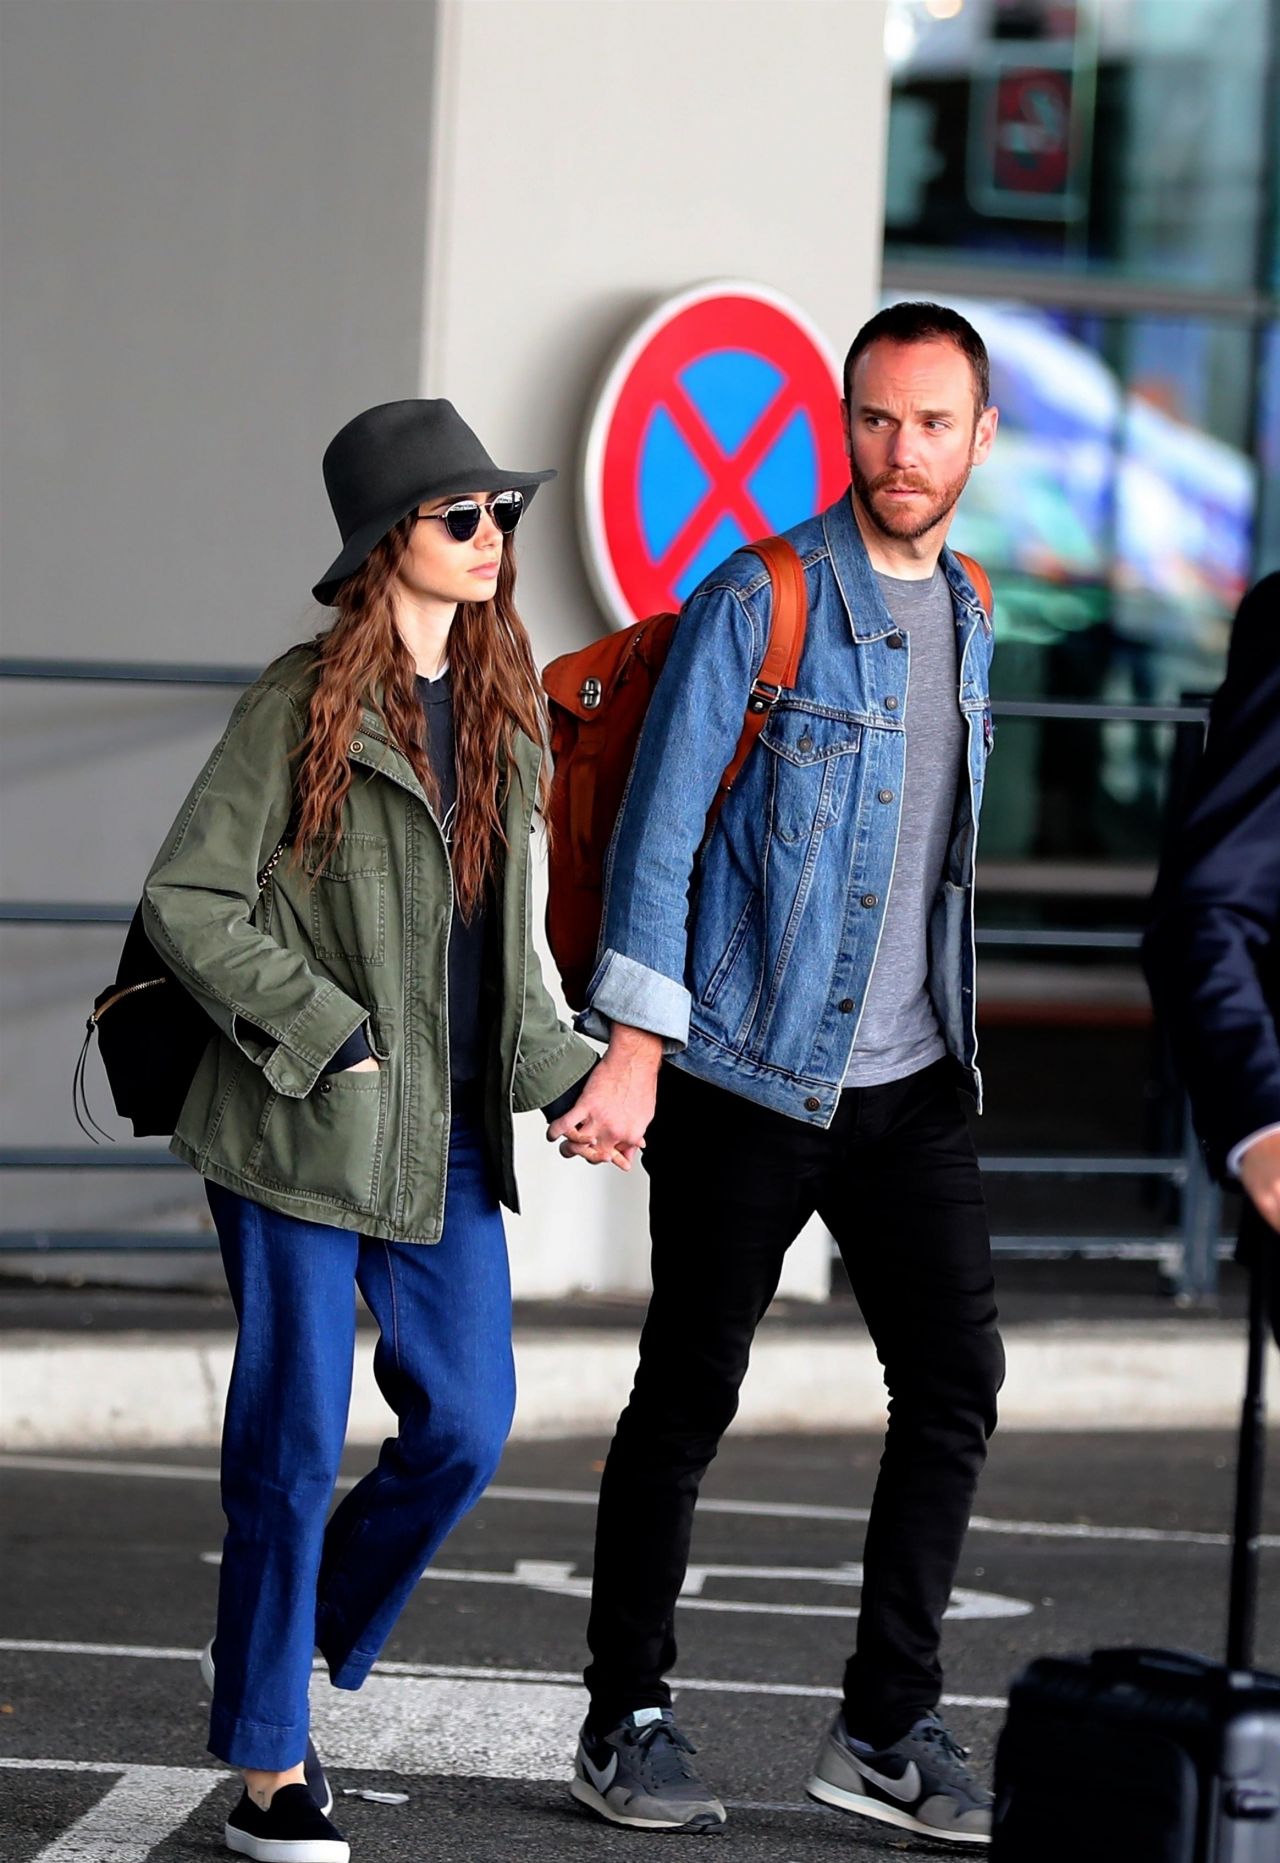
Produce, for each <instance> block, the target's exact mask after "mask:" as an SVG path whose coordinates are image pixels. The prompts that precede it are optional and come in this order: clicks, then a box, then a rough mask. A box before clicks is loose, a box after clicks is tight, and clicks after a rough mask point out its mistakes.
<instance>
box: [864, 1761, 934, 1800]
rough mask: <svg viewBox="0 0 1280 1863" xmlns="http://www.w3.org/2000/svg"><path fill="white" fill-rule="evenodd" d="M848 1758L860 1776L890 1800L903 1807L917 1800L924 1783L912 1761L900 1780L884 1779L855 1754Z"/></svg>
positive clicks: (882, 1775) (881, 1774) (918, 1769)
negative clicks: (886, 1794) (893, 1799)
mask: <svg viewBox="0 0 1280 1863" xmlns="http://www.w3.org/2000/svg"><path fill="white" fill-rule="evenodd" d="M849 1757H850V1758H851V1759H852V1760H853V1763H854V1765H855V1766H856V1767H857V1768H858V1771H859V1772H860V1773H861V1774H862V1776H863V1777H864V1778H865V1779H868V1780H870V1782H871V1784H872V1785H878V1786H879V1788H880V1790H881V1791H882V1792H887V1793H888V1794H889V1796H890V1798H896V1799H897V1800H898V1801H899V1802H900V1803H901V1804H904V1805H910V1804H913V1803H914V1802H915V1800H916V1799H917V1798H919V1796H920V1793H921V1791H922V1790H923V1786H924V1781H923V1780H922V1779H921V1777H920V1768H919V1767H918V1766H917V1765H916V1763H915V1761H914V1760H910V1761H909V1762H908V1764H907V1770H906V1771H905V1772H904V1773H903V1775H902V1777H901V1778H900V1779H886V1778H885V1776H884V1774H883V1773H882V1772H877V1771H876V1770H875V1768H874V1767H873V1766H868V1765H867V1762H866V1761H865V1760H864V1759H859V1757H858V1755H857V1754H856V1753H853V1754H850V1756H849Z"/></svg>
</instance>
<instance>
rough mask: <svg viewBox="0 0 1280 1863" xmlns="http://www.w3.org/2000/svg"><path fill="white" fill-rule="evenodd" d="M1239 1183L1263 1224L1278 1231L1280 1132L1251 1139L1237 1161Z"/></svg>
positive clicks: (1279, 1210) (1279, 1219)
mask: <svg viewBox="0 0 1280 1863" xmlns="http://www.w3.org/2000/svg"><path fill="white" fill-rule="evenodd" d="M1240 1182H1241V1183H1242V1184H1243V1185H1244V1188H1245V1193H1246V1195H1247V1196H1248V1198H1249V1201H1250V1202H1251V1203H1252V1204H1253V1206H1254V1208H1255V1209H1256V1210H1257V1212H1258V1214H1259V1216H1261V1217H1262V1219H1263V1221H1264V1222H1268V1223H1270V1225H1271V1227H1272V1228H1273V1229H1280V1132H1268V1133H1267V1135H1266V1137H1265V1138H1260V1139H1255V1140H1254V1142H1253V1144H1252V1145H1250V1147H1249V1149H1248V1151H1247V1152H1246V1153H1245V1154H1244V1157H1243V1158H1242V1159H1241V1160H1240Z"/></svg>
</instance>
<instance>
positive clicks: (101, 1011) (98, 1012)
mask: <svg viewBox="0 0 1280 1863" xmlns="http://www.w3.org/2000/svg"><path fill="white" fill-rule="evenodd" d="M166 981H167V979H166V978H164V977H148V978H147V980H146V982H145V983H131V984H129V986H128V987H127V989H123V990H117V991H116V993H115V995H114V996H108V998H107V1000H106V1002H105V1003H103V1004H102V1005H101V1007H100V1008H98V1009H95V1010H94V1012H93V1014H92V1015H91V1016H90V1017H89V1021H88V1027H89V1028H92V1027H93V1025H94V1023H95V1022H97V1021H99V1020H100V1019H101V1018H102V1017H103V1016H105V1015H106V1013H107V1011H108V1009H111V1008H113V1007H114V1006H115V1004H116V1003H118V1002H120V1001H122V999H123V998H124V997H126V996H135V995H136V994H137V992H138V991H139V990H154V989H155V988H156V986H157V984H161V983H164V982H166Z"/></svg>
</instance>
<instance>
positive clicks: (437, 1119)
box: [431, 1107, 444, 1126]
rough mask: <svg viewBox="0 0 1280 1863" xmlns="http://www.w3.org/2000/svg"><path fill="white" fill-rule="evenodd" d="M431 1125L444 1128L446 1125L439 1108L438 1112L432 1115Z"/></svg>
mask: <svg viewBox="0 0 1280 1863" xmlns="http://www.w3.org/2000/svg"><path fill="white" fill-rule="evenodd" d="M431 1123H432V1125H433V1126H442V1125H443V1124H444V1114H443V1113H442V1112H441V1111H440V1109H439V1108H438V1107H437V1109H436V1111H435V1112H434V1113H432V1115H431Z"/></svg>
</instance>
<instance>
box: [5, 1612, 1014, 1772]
mask: <svg viewBox="0 0 1280 1863" xmlns="http://www.w3.org/2000/svg"><path fill="white" fill-rule="evenodd" d="M0 1650H8V1651H10V1652H11V1653H12V1654H14V1655H16V1656H27V1655H31V1656H114V1657H121V1658H128V1659H130V1660H134V1661H140V1662H190V1663H196V1662H198V1661H199V1660H200V1652H199V1650H198V1649H194V1648H193V1649H172V1648H168V1647H164V1646H152V1645H148V1644H141V1643H55V1642H51V1641H47V1640H44V1639H41V1638H34V1637H27V1638H24V1637H0ZM313 1668H314V1669H316V1670H318V1671H322V1670H323V1668H324V1664H323V1663H322V1662H321V1661H320V1660H319V1659H318V1658H317V1660H316V1661H315V1663H314V1664H313ZM373 1668H374V1674H375V1675H376V1674H381V1675H385V1676H392V1677H394V1676H405V1677H410V1678H421V1679H423V1680H434V1681H444V1682H538V1683H566V1684H568V1685H569V1686H571V1687H581V1685H582V1672H581V1670H578V1669H480V1668H472V1667H469V1666H467V1665H466V1664H459V1663H432V1662H376V1663H375V1664H374V1666H373ZM682 1689H689V1690H692V1691H695V1692H697V1693H699V1694H704V1695H780V1696H787V1697H794V1698H796V1699H798V1700H802V1701H838V1700H839V1699H840V1690H839V1689H838V1688H812V1687H809V1686H808V1685H807V1684H805V1683H803V1682H728V1681H717V1680H712V1679H709V1678H701V1677H695V1676H681V1677H680V1678H679V1679H678V1681H677V1683H676V1691H677V1693H679V1691H680V1690H682ZM942 1699H943V1702H944V1704H945V1705H946V1706H947V1707H952V1708H1003V1707H1004V1706H1005V1698H1004V1696H1003V1695H944V1696H943V1697H942ZM35 1763H36V1762H34V1761H33V1762H32V1764H35ZM40 1763H41V1764H43V1763H44V1762H40ZM95 1763H96V1762H95ZM49 1764H53V1762H52V1761H50V1762H49ZM109 1770H115V1769H114V1768H112V1769H109Z"/></svg>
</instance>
